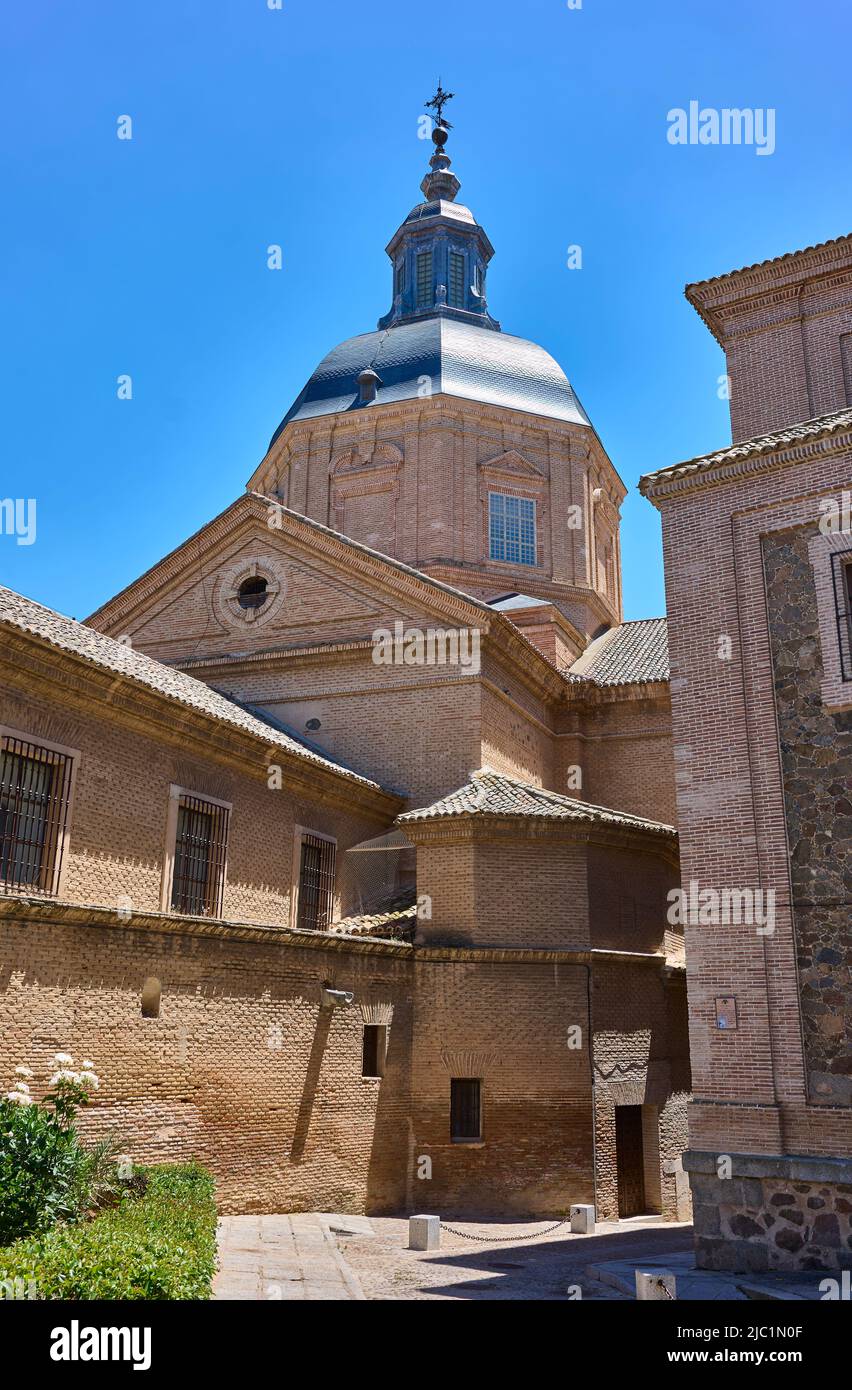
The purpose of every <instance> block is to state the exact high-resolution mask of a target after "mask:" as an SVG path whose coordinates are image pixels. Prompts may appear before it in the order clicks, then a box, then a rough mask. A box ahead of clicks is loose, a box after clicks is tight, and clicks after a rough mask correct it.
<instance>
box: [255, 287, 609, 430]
mask: <svg viewBox="0 0 852 1390" xmlns="http://www.w3.org/2000/svg"><path fill="white" fill-rule="evenodd" d="M365 367H371V368H372V369H373V371H374V372H376V373H377V374H378V376H379V377H380V379H381V384H380V385H379V388H378V392H377V395H376V401H375V404H377V405H382V404H386V403H388V402H396V401H405V400H417V398H418V396H419V395H420V394H421V393H422V390H423V387H422V382H423V378H424V376H427V377H429V379H430V381H431V383H432V387H431V390H432V394H433V395H439V394H444V395H448V396H460V397H462V398H464V399H465V400H472V401H482V402H483V403H486V404H489V405H502V406H509V407H510V408H512V409H513V410H524V411H527V412H529V413H531V414H533V415H546V416H549V417H551V418H553V419H557V420H570V421H572V422H573V423H574V424H578V425H588V424H589V417H588V416H587V415H586V412H585V411H584V410H583V407H582V405H581V404H580V401H579V400H578V398H577V395H576V393H575V392H574V390H573V387H572V386H571V385H570V384H569V382H568V379H567V377H566V376H565V373H564V372H563V370H562V368H561V367H560V366H559V364H558V362H556V361H555V360H554V359H553V358H552V357H551V356H550V353H548V352H545V350H544V348H542V347H539V346H538V344H537V343H531V342H528V341H527V340H526V339H525V338H515V337H513V336H512V335H511V334H509V333H499V332H494V331H493V330H492V329H490V328H485V327H480V325H479V324H474V323H459V322H456V321H455V320H453V319H450V318H445V317H442V316H440V315H438V314H436V315H434V316H432V317H429V318H425V319H417V320H414V321H411V322H406V323H397V324H393V325H392V326H391V327H389V328H385V329H380V330H379V331H378V332H374V333H360V334H359V335H358V336H357V337H355V338H348V339H347V340H346V341H345V342H343V343H340V344H338V346H337V347H336V348H334V349H333V350H332V351H331V352H329V353H328V354H327V356H325V357H324V358H323V360H322V362H320V364H319V366H318V367H317V368H316V371H315V372H314V374H313V376H312V377H311V378H310V380H309V381H308V383H307V385H306V386H305V387H304V389H303V390H302V392H301V393H300V395H299V396H298V398H297V399H296V400H295V401H294V403H293V405H292V406H291V407H290V409H289V410H288V412H287V414H286V415H285V416H284V419H283V420H282V421H281V424H280V425H279V426H278V429H277V430H276V431H275V434H274V435H273V436H272V439H271V441H270V448H271V447H272V445H273V444H274V443H275V440H276V439H277V438H278V436H279V434H280V433H281V431H282V430H283V429H284V428H285V426H286V425H288V424H289V423H290V421H291V420H305V419H312V418H315V417H317V416H320V415H332V414H340V413H346V412H348V411H353V410H363V409H364V406H363V405H361V404H360V403H359V392H358V373H359V372H361V371H363V369H364V368H365Z"/></svg>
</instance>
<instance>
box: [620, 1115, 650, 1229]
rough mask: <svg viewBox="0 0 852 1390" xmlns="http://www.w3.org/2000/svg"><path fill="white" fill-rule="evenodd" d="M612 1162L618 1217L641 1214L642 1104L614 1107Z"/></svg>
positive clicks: (643, 1183) (642, 1200)
mask: <svg viewBox="0 0 852 1390" xmlns="http://www.w3.org/2000/svg"><path fill="white" fill-rule="evenodd" d="M615 1161H616V1167H617V1171H618V1217H619V1220H620V1221H623V1220H624V1218H625V1217H627V1216H641V1215H642V1213H643V1212H644V1211H646V1210H647V1208H646V1206H645V1164H644V1154H643V1151H642V1107H641V1105H617V1106H616V1107H615Z"/></svg>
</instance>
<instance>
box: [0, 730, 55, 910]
mask: <svg viewBox="0 0 852 1390" xmlns="http://www.w3.org/2000/svg"><path fill="white" fill-rule="evenodd" d="M72 766H73V759H72V757H71V756H70V754H65V753H59V752H55V751H54V750H52V749H50V748H45V747H42V745H41V744H38V743H28V742H26V741H25V740H24V739H20V738H16V737H14V736H13V735H5V734H4V735H3V737H2V739H0V889H2V890H3V891H4V892H7V893H8V892H26V893H44V894H47V895H50V896H55V895H56V893H58V891H59V875H60V871H61V869H62V856H63V852H64V849H65V835H66V829H67V825H68V806H69V801H70V796H71V769H72Z"/></svg>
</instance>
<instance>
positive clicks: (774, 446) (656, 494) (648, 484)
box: [639, 411, 852, 509]
mask: <svg viewBox="0 0 852 1390" xmlns="http://www.w3.org/2000/svg"><path fill="white" fill-rule="evenodd" d="M847 421H848V423H847ZM797 433H798V435H799V438H798V439H797V438H796V435H797ZM785 438H786V440H788V441H789V442H784V440H785ZM849 453H852V416H850V412H849V411H839V412H837V413H836V414H834V415H827V416H825V417H824V420H823V419H817V420H814V421H806V422H804V424H803V425H801V426H792V427H791V428H790V430H789V431H786V432H779V433H776V434H775V435H766V436H764V437H762V438H759V439H756V440H745V441H744V442H743V443H742V444H736V445H732V446H731V447H730V448H728V449H722V450H719V451H718V452H716V453H714V454H705V455H701V456H699V457H698V458H695V459H692V460H689V461H687V462H685V463H679V464H675V465H674V466H673V467H672V468H665V469H661V470H660V471H659V472H658V473H648V474H646V475H645V476H644V477H643V478H640V480H639V491H640V492H641V493H642V495H643V497H647V498H648V500H649V501H650V502H652V503H653V504H654V506H655V507H657V508H658V509H659V508H660V505H661V503H663V502H666V501H670V500H672V499H676V498H678V497H681V496H684V495H685V494H687V493H693V492H698V491H702V490H704V489H706V488H710V487H719V486H724V485H725V484H729V483H737V482H741V481H744V480H746V479H748V478H752V477H757V476H759V475H760V474H762V473H770V472H774V471H775V470H778V469H782V468H791V467H794V466H795V465H797V464H802V463H813V462H815V461H818V460H821V459H828V458H832V457H836V456H838V455H842V454H849Z"/></svg>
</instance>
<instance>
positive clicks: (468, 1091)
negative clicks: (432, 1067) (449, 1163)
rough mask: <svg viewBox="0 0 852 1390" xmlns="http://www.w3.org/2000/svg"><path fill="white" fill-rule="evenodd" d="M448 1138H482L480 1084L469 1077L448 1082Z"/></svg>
mask: <svg viewBox="0 0 852 1390" xmlns="http://www.w3.org/2000/svg"><path fill="white" fill-rule="evenodd" d="M450 1138H451V1139H481V1138H482V1082H481V1081H479V1080H474V1079H473V1078H471V1077H464V1078H460V1077H455V1076H454V1077H453V1078H452V1079H451V1081H450Z"/></svg>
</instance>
